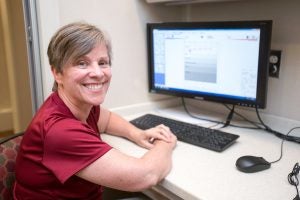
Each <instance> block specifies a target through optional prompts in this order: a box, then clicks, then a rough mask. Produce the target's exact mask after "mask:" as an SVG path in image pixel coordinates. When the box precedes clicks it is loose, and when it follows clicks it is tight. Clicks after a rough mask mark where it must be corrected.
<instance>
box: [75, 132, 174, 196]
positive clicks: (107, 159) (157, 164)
mask: <svg viewBox="0 0 300 200" xmlns="http://www.w3.org/2000/svg"><path fill="white" fill-rule="evenodd" d="M176 141H177V139H176V137H175V136H174V135H173V134H172V135H171V136H170V142H165V141H163V140H156V141H154V143H153V148H151V149H150V150H149V151H148V152H147V153H145V154H144V156H142V157H141V158H134V157H131V156H128V155H125V154H123V153H121V152H120V151H118V150H116V149H111V150H110V151H108V152H107V153H106V154H104V155H103V156H102V157H100V158H99V159H97V160H96V161H95V162H93V163H92V164H90V165H89V166H87V167H86V168H84V169H82V170H81V171H79V172H78V173H77V174H76V175H77V176H79V177H81V178H83V179H85V180H87V181H90V182H93V183H96V184H99V185H103V186H107V187H111V188H115V189H119V190H125V191H141V190H144V189H146V188H149V187H151V186H153V185H156V184H157V183H158V182H159V181H161V180H162V179H163V178H164V177H165V176H166V175H167V174H168V173H169V171H170V169H171V165H172V159H171V158H172V152H173V149H174V147H175V146H176Z"/></svg>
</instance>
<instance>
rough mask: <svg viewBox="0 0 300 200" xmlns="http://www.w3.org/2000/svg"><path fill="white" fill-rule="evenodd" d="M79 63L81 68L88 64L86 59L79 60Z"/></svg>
mask: <svg viewBox="0 0 300 200" xmlns="http://www.w3.org/2000/svg"><path fill="white" fill-rule="evenodd" d="M77 65H78V66H79V67H80V68H84V67H86V66H87V63H86V62H85V61H79V62H78V63H77Z"/></svg>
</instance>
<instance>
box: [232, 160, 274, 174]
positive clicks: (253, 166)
mask: <svg viewBox="0 0 300 200" xmlns="http://www.w3.org/2000/svg"><path fill="white" fill-rule="evenodd" d="M235 166H236V167H237V168H238V170H240V171H242V172H245V173H253V172H259V171H262V170H265V169H269V168H270V167H271V163H269V162H268V161H266V160H265V159H264V158H263V157H257V156H242V157H240V158H238V159H237V161H236V163H235Z"/></svg>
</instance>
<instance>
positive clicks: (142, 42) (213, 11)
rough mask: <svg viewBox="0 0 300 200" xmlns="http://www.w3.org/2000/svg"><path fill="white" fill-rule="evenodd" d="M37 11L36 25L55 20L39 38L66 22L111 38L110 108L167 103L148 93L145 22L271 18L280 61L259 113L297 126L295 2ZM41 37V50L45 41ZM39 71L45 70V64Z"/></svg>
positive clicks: (133, 1) (79, 2)
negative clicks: (91, 26)
mask: <svg viewBox="0 0 300 200" xmlns="http://www.w3.org/2000/svg"><path fill="white" fill-rule="evenodd" d="M45 4H48V8H49V4H50V5H52V7H51V6H50V7H51V8H52V10H51V9H48V10H47V9H46V6H44V9H43V5H45ZM53 5H54V6H53ZM40 8H41V10H40V20H41V22H42V21H43V20H45V21H47V20H48V21H47V25H48V24H49V19H46V18H51V17H48V16H53V13H54V17H55V19H54V20H56V21H55V23H53V24H54V25H53V26H50V27H49V26H45V24H44V25H43V24H42V26H43V29H42V31H43V32H44V33H45V32H47V33H52V32H53V31H54V30H56V28H57V27H58V26H60V25H62V24H65V23H68V22H71V21H76V20H85V21H88V22H91V23H94V24H96V25H98V26H100V27H103V28H104V29H105V30H107V31H108V33H109V34H110V35H111V38H112V42H113V53H114V60H113V80H112V84H111V88H110V91H109V93H108V96H107V98H106V101H105V105H106V106H108V107H110V108H115V107H120V106H127V105H131V104H137V103H143V102H151V101H155V100H157V99H160V98H166V96H159V95H153V94H149V93H148V80H147V53H146V32H145V23H146V22H160V21H178V20H191V21H195V20H200V21H206V20H218V21H219V20H243V19H251V20H252V19H272V20H274V29H273V40H272V48H273V49H279V50H282V62H281V71H280V77H279V79H274V78H270V81H269V97H268V105H267V109H266V110H264V111H263V112H266V113H269V114H272V115H277V116H281V117H286V118H290V119H295V120H298V121H300V106H299V103H298V102H299V99H300V93H299V92H298V91H299V89H298V88H300V67H299V64H300V60H299V59H300V58H299V55H300V54H299V53H300V44H299V40H300V39H299V37H300V36H299V35H300V30H299V27H300V26H298V20H299V19H300V14H299V13H300V12H299V11H298V9H299V8H300V1H299V0H286V1H273V0H245V1H237V2H223V3H222V2H221V3H202V4H192V6H165V5H153V4H147V3H145V1H144V0H126V1H124V0H114V1H111V0H101V1H99V0H89V1H88V3H87V1H86V0H76V1H74V0H61V1H58V0H51V1H50V0H48V1H46V0H45V1H40ZM41 11H43V12H41ZM57 18H58V19H57ZM50 20H51V19H50ZM51 22H53V21H50V24H51ZM44 35H45V34H42V37H43V45H44V46H43V49H45V48H46V46H47V45H48V41H49V37H50V36H49V37H48V38H47V37H44ZM43 59H45V56H44V58H43ZM43 67H45V68H49V67H48V66H47V65H46V64H45V66H43ZM44 73H45V74H46V73H49V72H44ZM44 76H45V75H44ZM45 77H46V76H45ZM49 80H51V81H49ZM44 82H45V83H47V84H48V85H46V86H45V88H48V89H46V92H47V93H48V94H49V93H50V88H51V84H52V79H51V78H49V76H47V77H46V79H45V80H44ZM50 82H51V84H49V83H50ZM199 104H200V105H201V103H200V102H199ZM205 106H206V107H208V108H209V107H210V105H208V106H207V104H205ZM211 107H214V105H211Z"/></svg>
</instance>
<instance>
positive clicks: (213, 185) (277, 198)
mask: <svg viewBox="0 0 300 200" xmlns="http://www.w3.org/2000/svg"><path fill="white" fill-rule="evenodd" d="M148 113H154V114H155V112H148ZM142 114H143V113H138V114H135V115H130V116H124V117H125V118H127V119H128V120H130V119H133V118H135V117H138V116H140V115H142ZM159 114H160V115H162V116H163V115H164V116H166V117H170V116H172V117H173V118H175V119H180V120H182V121H189V122H196V121H197V122H199V120H196V119H193V118H190V117H189V116H188V115H187V114H186V113H184V112H183V111H182V110H181V109H180V108H171V109H165V110H160V111H159ZM223 117H224V116H223ZM204 124H205V123H204ZM204 124H203V126H204ZM206 124H207V123H206ZM207 125H208V124H207ZM222 130H223V131H226V132H231V133H234V134H238V135H240V138H239V139H238V140H237V142H236V143H234V144H233V145H232V146H230V147H229V148H228V149H226V150H225V151H224V152H222V153H218V152H214V151H211V150H207V149H205V148H201V147H196V146H193V145H190V144H187V143H183V142H180V141H178V144H177V146H176V148H175V150H174V153H173V168H172V170H171V172H170V174H169V175H168V176H167V177H166V178H165V179H164V180H163V181H162V182H161V183H160V184H159V185H158V186H156V187H154V188H153V190H155V191H161V192H162V193H165V195H166V196H169V197H170V198H171V199H175V196H173V195H176V196H177V197H180V198H182V199H185V200H194V199H203V200H219V199H230V200H260V199H262V200H292V199H293V198H294V197H295V195H296V190H295V187H294V186H292V185H290V184H289V183H288V180H287V175H288V174H289V173H290V172H291V170H292V168H293V166H294V164H295V163H296V162H300V145H299V144H296V143H293V142H284V147H283V158H282V159H281V160H280V161H279V162H277V163H274V164H272V166H271V168H270V169H268V170H265V171H261V172H257V173H252V174H247V173H243V172H240V171H238V170H237V169H236V167H235V162H236V160H237V159H238V158H239V157H240V156H243V155H254V156H262V157H264V158H265V159H266V160H267V161H274V160H277V159H278V158H279V155H280V144H281V139H279V138H277V137H275V136H274V135H272V134H269V133H266V132H264V131H257V130H250V129H240V128H234V127H227V128H224V129H222ZM102 139H103V140H104V141H106V142H107V143H109V144H110V145H111V146H113V147H114V148H116V149H119V150H120V151H122V152H124V153H126V154H129V155H132V156H135V157H141V156H142V155H143V154H144V153H145V152H146V149H143V148H141V147H139V146H137V145H135V144H134V143H132V142H130V141H128V140H126V139H123V138H119V137H115V136H111V135H107V134H103V136H102ZM170 195H171V196H170ZM180 198H179V199H180Z"/></svg>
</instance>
